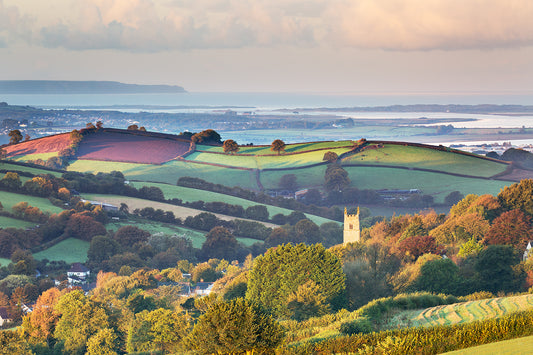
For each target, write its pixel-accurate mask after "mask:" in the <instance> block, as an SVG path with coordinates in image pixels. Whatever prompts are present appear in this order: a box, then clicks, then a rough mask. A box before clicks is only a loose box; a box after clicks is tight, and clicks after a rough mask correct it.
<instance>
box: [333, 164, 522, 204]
mask: <svg viewBox="0 0 533 355" xmlns="http://www.w3.org/2000/svg"><path fill="white" fill-rule="evenodd" d="M344 169H345V170H346V171H347V172H348V176H349V178H350V180H351V184H352V186H354V187H357V188H358V189H374V190H379V189H419V190H421V192H422V193H423V194H426V195H432V196H433V197H434V198H435V201H436V202H443V201H444V198H445V197H446V195H448V194H449V193H450V192H452V191H459V192H461V193H462V194H463V195H465V196H466V195H468V194H477V195H483V194H491V195H497V194H498V193H499V192H500V190H501V189H503V188H504V187H505V186H509V185H511V184H513V183H514V182H513V181H502V180H487V179H481V178H469V177H460V176H453V175H447V174H440V173H434V172H426V171H414V170H408V169H396V168H386V167H383V168H382V167H364V166H357V167H345V168H344Z"/></svg>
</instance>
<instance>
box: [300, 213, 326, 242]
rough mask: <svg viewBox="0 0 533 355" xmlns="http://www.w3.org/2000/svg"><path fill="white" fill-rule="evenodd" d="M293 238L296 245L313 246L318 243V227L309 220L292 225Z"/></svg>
mask: <svg viewBox="0 0 533 355" xmlns="http://www.w3.org/2000/svg"><path fill="white" fill-rule="evenodd" d="M294 234H295V235H294V237H295V239H296V240H297V241H298V243H306V244H314V243H318V242H320V232H319V228H318V226H317V225H316V224H315V223H314V222H313V221H311V220H309V219H307V218H306V219H302V220H300V221H298V222H297V223H296V224H295V225H294Z"/></svg>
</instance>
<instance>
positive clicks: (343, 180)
mask: <svg viewBox="0 0 533 355" xmlns="http://www.w3.org/2000/svg"><path fill="white" fill-rule="evenodd" d="M324 180H325V181H324V188H325V189H326V190H327V191H342V190H344V189H345V188H347V187H348V186H350V178H348V172H347V171H346V170H344V169H343V168H342V167H341V166H340V165H337V164H329V165H328V168H327V169H326V173H325V175H324Z"/></svg>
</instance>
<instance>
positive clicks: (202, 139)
mask: <svg viewBox="0 0 533 355" xmlns="http://www.w3.org/2000/svg"><path fill="white" fill-rule="evenodd" d="M191 140H192V141H193V142H194V143H206V144H220V143H222V141H221V139H220V134H218V132H217V131H215V130H214V129H206V130H204V131H202V132H199V133H196V134H194V135H193V136H192V137H191Z"/></svg>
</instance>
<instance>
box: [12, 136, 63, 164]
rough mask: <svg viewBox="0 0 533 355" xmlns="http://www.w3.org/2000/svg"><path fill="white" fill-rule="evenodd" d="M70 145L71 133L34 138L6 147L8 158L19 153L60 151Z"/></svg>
mask: <svg viewBox="0 0 533 355" xmlns="http://www.w3.org/2000/svg"><path fill="white" fill-rule="evenodd" d="M69 145H70V133H64V134H57V135H55V136H49V137H43V138H38V139H33V140H30V141H27V142H21V143H18V144H14V145H8V146H6V147H4V149H5V150H6V153H7V157H8V158H12V157H15V156H17V155H26V154H38V153H52V152H59V151H61V150H63V149H65V148H67V147H68V146H69Z"/></svg>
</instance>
